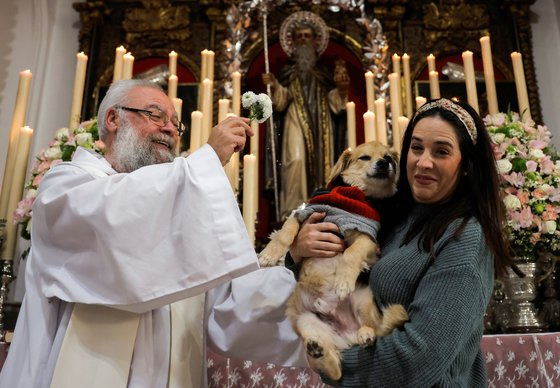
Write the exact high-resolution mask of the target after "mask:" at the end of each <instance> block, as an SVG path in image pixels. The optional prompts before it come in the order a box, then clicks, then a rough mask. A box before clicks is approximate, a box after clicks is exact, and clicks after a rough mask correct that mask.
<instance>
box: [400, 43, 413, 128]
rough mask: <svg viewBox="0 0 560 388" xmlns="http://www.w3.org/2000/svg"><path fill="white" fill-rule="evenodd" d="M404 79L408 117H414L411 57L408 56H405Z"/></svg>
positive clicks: (403, 61) (403, 57)
mask: <svg viewBox="0 0 560 388" xmlns="http://www.w3.org/2000/svg"><path fill="white" fill-rule="evenodd" d="M402 63H403V77H404V96H405V101H406V115H407V116H408V117H412V112H413V111H414V108H413V106H412V84H411V80H410V57H409V56H408V54H406V53H405V54H403V56H402Z"/></svg>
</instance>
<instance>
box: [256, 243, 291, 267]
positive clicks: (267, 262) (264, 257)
mask: <svg viewBox="0 0 560 388" xmlns="http://www.w3.org/2000/svg"><path fill="white" fill-rule="evenodd" d="M287 252H288V248H286V247H284V245H282V244H279V243H276V242H274V241H271V242H270V243H269V244H268V245H267V246H266V247H265V248H264V249H263V250H262V251H261V253H259V263H260V265H261V267H272V266H274V265H278V264H279V263H280V262H281V261H282V260H283V259H284V256H285V255H286V253H287Z"/></svg>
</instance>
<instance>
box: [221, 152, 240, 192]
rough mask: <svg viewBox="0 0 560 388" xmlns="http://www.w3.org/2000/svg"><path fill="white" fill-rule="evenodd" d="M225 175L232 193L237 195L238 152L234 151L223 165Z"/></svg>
mask: <svg viewBox="0 0 560 388" xmlns="http://www.w3.org/2000/svg"><path fill="white" fill-rule="evenodd" d="M224 169H225V171H226V176H227V177H228V180H229V184H230V185H231V189H232V190H233V193H234V194H235V195H237V192H238V191H239V152H234V153H233V155H231V158H229V162H227V164H226V165H225V166H224Z"/></svg>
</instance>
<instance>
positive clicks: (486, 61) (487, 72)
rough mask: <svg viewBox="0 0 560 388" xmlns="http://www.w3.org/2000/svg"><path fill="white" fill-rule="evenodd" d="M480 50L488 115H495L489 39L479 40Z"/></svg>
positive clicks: (495, 97)
mask: <svg viewBox="0 0 560 388" xmlns="http://www.w3.org/2000/svg"><path fill="white" fill-rule="evenodd" d="M480 49H481V53H482V66H483V67H484V82H485V83H486V97H487V99H488V113H490V114H491V115H495V114H497V113H498V112H499V111H498V96H497V95H496V82H495V81H494V65H493V63H492V49H491V48H490V37H489V36H483V37H482V38H480Z"/></svg>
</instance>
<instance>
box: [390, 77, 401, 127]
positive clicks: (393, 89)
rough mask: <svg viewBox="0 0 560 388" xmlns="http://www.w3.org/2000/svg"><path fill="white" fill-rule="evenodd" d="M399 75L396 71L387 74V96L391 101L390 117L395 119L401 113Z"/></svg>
mask: <svg viewBox="0 0 560 388" xmlns="http://www.w3.org/2000/svg"><path fill="white" fill-rule="evenodd" d="M399 82H400V77H399V75H398V74H397V73H391V74H389V97H390V99H391V100H390V102H391V117H392V120H396V118H397V117H399V116H401V115H402V107H401V98H400V97H401V96H400V94H399Z"/></svg>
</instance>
